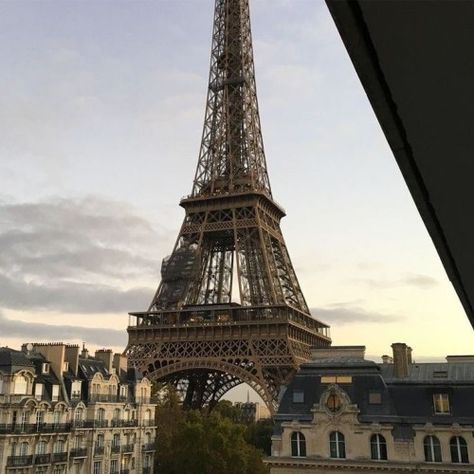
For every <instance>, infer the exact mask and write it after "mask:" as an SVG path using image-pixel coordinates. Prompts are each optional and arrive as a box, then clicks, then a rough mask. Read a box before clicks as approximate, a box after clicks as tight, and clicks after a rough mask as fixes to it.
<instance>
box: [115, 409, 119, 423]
mask: <svg viewBox="0 0 474 474" xmlns="http://www.w3.org/2000/svg"><path fill="white" fill-rule="evenodd" d="M114 420H115V421H117V420H120V408H115V410H114Z"/></svg>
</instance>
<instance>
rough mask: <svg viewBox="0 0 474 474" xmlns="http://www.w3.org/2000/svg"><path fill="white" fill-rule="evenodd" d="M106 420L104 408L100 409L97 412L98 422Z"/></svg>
mask: <svg viewBox="0 0 474 474" xmlns="http://www.w3.org/2000/svg"><path fill="white" fill-rule="evenodd" d="M104 420H105V410H104V409H103V408H99V409H98V410H97V421H104Z"/></svg>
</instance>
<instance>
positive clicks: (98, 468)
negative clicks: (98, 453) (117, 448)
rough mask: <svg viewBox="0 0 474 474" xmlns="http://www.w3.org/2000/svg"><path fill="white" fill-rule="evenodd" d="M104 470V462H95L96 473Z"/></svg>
mask: <svg viewBox="0 0 474 474" xmlns="http://www.w3.org/2000/svg"><path fill="white" fill-rule="evenodd" d="M101 472H102V462H100V461H96V462H95V463H94V474H101Z"/></svg>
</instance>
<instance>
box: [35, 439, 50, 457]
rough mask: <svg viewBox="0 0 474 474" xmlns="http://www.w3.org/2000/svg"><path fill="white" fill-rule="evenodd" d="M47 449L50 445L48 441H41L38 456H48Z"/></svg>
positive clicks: (38, 445)
mask: <svg viewBox="0 0 474 474" xmlns="http://www.w3.org/2000/svg"><path fill="white" fill-rule="evenodd" d="M47 447H48V443H47V442H46V441H40V442H39V443H38V444H37V445H36V454H46V448H47Z"/></svg>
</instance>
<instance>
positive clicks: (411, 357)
mask: <svg viewBox="0 0 474 474" xmlns="http://www.w3.org/2000/svg"><path fill="white" fill-rule="evenodd" d="M412 354H413V349H412V348H411V347H407V357H408V364H413V356H412Z"/></svg>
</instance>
